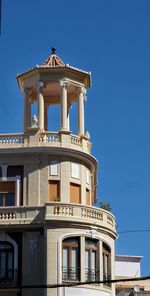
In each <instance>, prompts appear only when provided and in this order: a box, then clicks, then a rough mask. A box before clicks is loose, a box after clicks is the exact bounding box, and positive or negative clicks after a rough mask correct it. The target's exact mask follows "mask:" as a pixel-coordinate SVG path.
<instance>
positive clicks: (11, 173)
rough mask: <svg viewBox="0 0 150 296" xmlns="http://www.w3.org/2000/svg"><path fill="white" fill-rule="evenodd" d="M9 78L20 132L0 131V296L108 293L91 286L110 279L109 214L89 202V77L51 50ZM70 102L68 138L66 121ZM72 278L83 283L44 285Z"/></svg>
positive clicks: (93, 178) (105, 287) (92, 190)
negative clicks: (56, 120)
mask: <svg viewBox="0 0 150 296" xmlns="http://www.w3.org/2000/svg"><path fill="white" fill-rule="evenodd" d="M17 79H18V83H19V86H20V88H21V90H22V92H23V96H24V132H23V133H20V134H3V135H0V293H1V294H0V295H2V296H3V295H5V296H6V295H13V296H17V295H22V296H30V295H32V296H34V295H37V296H48V295H52V296H70V295H71V296H74V295H77V294H79V293H82V295H86V296H92V295H93V296H97V295H102V296H107V295H114V294H115V290H114V286H113V285H110V284H109V283H105V284H96V283H95V282H96V281H103V280H109V279H111V278H113V277H114V240H115V238H116V228H115V218H114V216H113V215H112V214H111V213H110V212H107V211H105V210H103V209H99V208H96V207H95V206H94V205H95V203H96V187H97V160H96V159H95V158H94V157H93V156H92V154H91V142H90V137H89V133H87V132H85V129H84V104H85V97H86V90H87V88H88V87H90V81H91V75H90V73H88V72H85V71H82V70H80V69H77V68H73V67H71V66H69V65H65V64H64V63H63V62H62V61H61V60H60V58H59V57H57V56H56V55H55V53H54V52H53V53H52V54H51V56H50V57H49V58H48V59H47V60H46V62H45V63H43V64H42V65H40V66H36V67H35V68H33V69H30V70H29V71H27V72H24V73H23V74H20V75H18V77H17ZM73 102H75V103H76V104H77V108H78V115H77V125H78V132H77V134H76V135H74V134H72V133H71V131H70V123H69V121H70V116H69V109H70V107H71V105H72V103H73ZM34 104H35V105H36V106H37V114H33V111H32V107H33V105H34ZM54 105H59V106H60V114H61V118H60V129H59V131H55V132H53V131H49V124H48V122H49V118H48V108H52V107H53V106H54ZM80 282H84V283H85V284H84V285H82V286H78V285H77V286H73V287H60V288H57V287H56V288H53V289H50V288H46V286H47V285H51V284H54V285H55V284H56V285H61V284H64V285H66V286H67V285H68V284H71V283H73V284H75V283H76V284H78V283H80ZM88 282H90V284H88ZM28 285H32V286H35V288H33V287H32V288H31V287H30V288H27V287H26V286H28ZM37 285H39V287H36V286H37ZM40 285H45V288H42V287H40ZM8 287H9V289H8ZM6 288H7V289H6Z"/></svg>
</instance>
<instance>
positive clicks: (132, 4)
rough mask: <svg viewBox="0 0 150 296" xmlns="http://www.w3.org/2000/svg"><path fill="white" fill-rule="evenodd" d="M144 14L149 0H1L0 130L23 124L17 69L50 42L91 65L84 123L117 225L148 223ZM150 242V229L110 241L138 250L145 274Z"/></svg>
mask: <svg viewBox="0 0 150 296" xmlns="http://www.w3.org/2000/svg"><path fill="white" fill-rule="evenodd" d="M149 14H150V2H149V1H148V0H145V1H138V0H132V1H131V0H126V1H120V0H118V1H117V0H115V1H111V0H93V1H91V0H82V1H81V0H76V1H73V0H72V1H70V0H64V1H61V0H59V1H49V0H26V1H20V0H13V1H10V0H5V1H4V0H3V9H2V34H1V36H0V53H1V54H0V133H6V132H19V131H22V122H23V120H22V114H23V113H22V112H23V98H22V95H21V92H20V90H19V88H18V86H17V82H16V78H15V77H16V74H17V73H21V72H23V71H24V70H26V69H29V68H30V67H32V66H34V65H36V64H40V63H42V62H43V61H44V60H45V59H46V58H47V57H48V56H49V54H50V48H51V46H52V45H55V46H56V48H57V54H58V55H59V56H60V57H61V58H62V60H63V61H64V62H65V63H69V64H71V65H72V66H75V67H79V68H81V69H85V70H88V71H91V72H92V88H91V89H90V90H89V91H88V94H87V95H88V100H87V102H86V106H85V110H86V130H88V131H89V132H90V134H91V140H92V142H93V150H92V151H93V154H94V155H95V156H96V157H97V159H98V161H99V173H98V182H99V188H98V197H99V200H100V199H101V200H104V201H108V202H110V204H111V207H112V211H113V213H114V214H115V215H116V218H117V225H118V226H117V227H118V231H123V230H132V229H150V221H149V220H150V219H149V217H150V215H149V213H150V34H149V32H150V17H149ZM72 116H73V115H72ZM57 118H58V115H57V116H56V117H54V116H53V124H54V126H57V123H56V119H57ZM149 245H150V232H145V233H132V234H120V236H119V239H118V240H117V242H116V249H117V253H119V254H129V255H143V256H144V259H143V263H142V272H143V275H146V274H150V264H149V262H150V252H149Z"/></svg>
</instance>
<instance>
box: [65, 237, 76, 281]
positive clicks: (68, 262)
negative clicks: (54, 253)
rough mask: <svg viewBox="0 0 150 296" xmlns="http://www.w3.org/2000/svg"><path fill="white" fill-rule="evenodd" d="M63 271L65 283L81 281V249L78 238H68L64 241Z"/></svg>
mask: <svg viewBox="0 0 150 296" xmlns="http://www.w3.org/2000/svg"><path fill="white" fill-rule="evenodd" d="M62 268H63V270H62V279H63V280H64V281H66V280H67V281H79V280H80V249H79V239H78V238H76V237H75V238H67V239H65V240H64V241H63V267H62Z"/></svg>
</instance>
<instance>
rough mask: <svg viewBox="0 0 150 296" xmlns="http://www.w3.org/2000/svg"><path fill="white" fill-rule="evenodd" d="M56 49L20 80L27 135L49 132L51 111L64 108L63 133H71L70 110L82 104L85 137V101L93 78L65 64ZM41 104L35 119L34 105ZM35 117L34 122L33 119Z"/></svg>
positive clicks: (80, 113)
mask: <svg viewBox="0 0 150 296" xmlns="http://www.w3.org/2000/svg"><path fill="white" fill-rule="evenodd" d="M55 51H56V49H55V48H54V47H52V50H51V55H50V56H49V57H48V58H47V59H46V61H45V62H44V63H43V64H41V65H36V66H35V67H34V68H31V69H29V70H28V71H25V72H24V73H22V74H19V75H18V76H17V80H18V83H19V86H20V88H21V90H22V92H23V94H24V132H28V131H29V130H31V129H34V128H36V129H37V130H39V131H41V132H43V131H48V108H50V107H51V106H53V105H60V109H61V112H60V114H61V116H60V131H64V132H65V131H66V132H69V131H70V123H69V122H70V119H69V109H70V107H71V105H72V103H73V102H74V101H76V102H77V104H78V116H77V117H78V118H77V125H78V135H79V136H83V135H84V134H85V130H84V101H85V97H86V90H87V88H88V87H90V84H91V74H90V73H89V72H86V71H83V70H81V69H78V68H75V67H72V66H70V65H69V64H65V63H64V62H63V61H62V60H61V59H60V58H59V57H58V56H57V55H56V54H55ZM34 103H35V104H37V114H35V115H34V116H33V114H32V112H31V110H32V104H34ZM31 117H32V118H31Z"/></svg>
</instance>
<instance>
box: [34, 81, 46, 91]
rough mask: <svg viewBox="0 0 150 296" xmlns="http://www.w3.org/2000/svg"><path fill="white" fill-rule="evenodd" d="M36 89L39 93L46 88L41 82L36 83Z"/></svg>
mask: <svg viewBox="0 0 150 296" xmlns="http://www.w3.org/2000/svg"><path fill="white" fill-rule="evenodd" d="M36 87H37V88H38V89H40V90H41V91H43V89H44V88H46V82H43V81H37V82H36Z"/></svg>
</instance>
